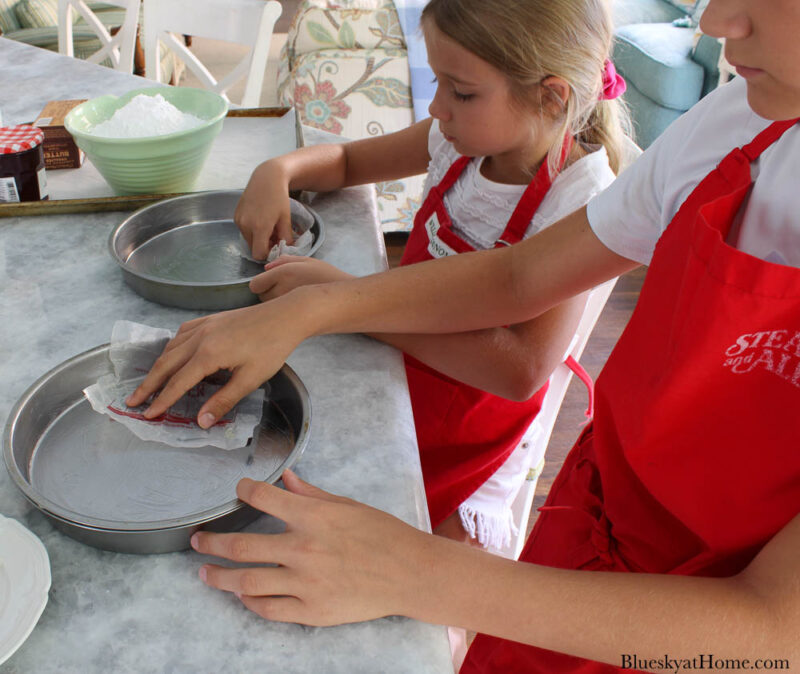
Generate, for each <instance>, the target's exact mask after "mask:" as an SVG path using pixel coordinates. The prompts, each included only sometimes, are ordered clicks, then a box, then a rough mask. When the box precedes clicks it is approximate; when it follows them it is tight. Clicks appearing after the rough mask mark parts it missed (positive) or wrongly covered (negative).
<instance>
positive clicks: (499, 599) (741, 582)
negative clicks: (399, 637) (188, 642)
mask: <svg viewBox="0 0 800 674" xmlns="http://www.w3.org/2000/svg"><path fill="white" fill-rule="evenodd" d="M283 482H284V485H285V486H286V489H287V490H288V491H284V490H282V489H280V488H278V487H275V486H272V485H267V484H264V483H258V482H254V481H252V480H242V481H241V482H240V483H239V486H238V487H237V494H238V496H239V498H241V499H242V500H243V501H246V502H247V503H250V504H251V505H253V506H255V507H256V508H258V509H260V510H263V511H265V512H269V513H271V514H272V515H274V516H276V517H278V518H280V519H282V520H284V521H285V522H286V523H287V528H286V533H282V534H275V535H262V534H243V533H238V534H211V533H204V532H199V533H198V534H196V535H195V536H194V537H193V539H192V546H193V547H194V548H195V549H196V550H198V551H199V552H202V553H204V554H211V555H216V556H218V557H224V558H227V559H231V560H234V561H237V562H250V563H251V564H252V563H259V564H262V563H267V562H270V563H275V564H278V565H280V566H277V567H272V568H265V567H263V566H262V567H258V568H235V569H230V568H223V567H220V566H216V565H208V566H205V567H203V568H202V570H201V577H203V578H204V579H205V581H206V582H207V583H208V584H209V585H211V586H213V587H216V588H219V589H222V590H227V591H229V592H237V593H239V594H240V595H241V600H242V602H243V603H244V604H245V606H247V607H248V608H249V609H250V610H252V611H255V612H256V613H258V614H259V615H261V616H263V617H264V618H267V619H269V620H276V621H281V622H297V623H303V624H312V625H331V624H338V623H345V622H355V621H360V620H367V619H371V618H378V617H382V616H387V615H404V616H408V617H411V618H416V619H418V620H422V621H424V622H428V623H436V624H442V625H456V626H460V627H465V628H467V629H469V630H475V631H478V632H483V633H485V634H493V635H496V636H501V637H505V638H507V639H512V640H514V641H520V642H523V643H528V644H534V645H537V646H540V647H542V648H548V649H552V650H555V651H560V652H564V653H570V654H572V655H577V656H581V657H585V658H590V659H593V660H599V661H601V662H607V663H610V664H613V665H616V666H618V667H619V666H621V665H622V664H623V663H622V660H621V658H622V655H623V654H626V653H627V654H634V653H635V654H637V656H639V657H641V658H646V659H650V658H652V659H656V658H663V657H664V654H668V655H669V656H670V657H672V658H679V659H688V660H691V659H692V658H697V657H699V656H700V655H701V654H709V653H713V654H714V658H715V659H723V660H724V659H733V658H740V659H744V658H748V659H750V661H751V668H754V663H755V661H756V659H758V658H781V659H788V661H789V665H788V667H784V669H786V670H787V671H788V670H789V669H791V671H794V670H795V668H796V667H797V666H798V663H800V640H798V639H797V635H798V634H800V563H798V557H797V551H798V550H800V515H798V516H797V517H795V518H794V519H793V520H792V521H791V522H789V523H788V524H787V525H786V526H785V527H784V528H783V530H782V531H780V532H779V533H778V534H777V535H776V536H775V537H773V539H772V540H771V541H770V542H769V543H767V545H766V546H765V547H764V548H763V549H762V550H761V552H760V553H759V554H758V555H757V556H756V557H755V559H753V561H752V562H750V564H749V565H748V566H747V567H746V568H745V569H744V570H743V571H742V572H741V573H739V574H737V575H736V576H733V577H731V578H702V577H690V576H675V575H659V574H645V573H609V572H601V571H575V570H564V569H555V568H550V567H544V566H538V565H535V564H524V563H519V562H513V561H511V560H507V559H503V558H501V557H497V556H494V555H488V554H486V553H485V552H483V551H481V550H477V549H474V548H471V547H469V546H466V545H461V544H458V543H455V542H454V541H451V540H448V539H445V538H441V537H438V536H432V535H430V534H425V533H423V532H421V531H419V530H417V529H414V528H413V527H411V526H409V525H407V524H404V523H403V522H401V521H400V520H398V519H396V518H394V517H391V516H390V515H388V514H386V513H384V512H381V511H379V510H375V509H373V508H369V507H367V506H364V505H362V504H359V503H356V502H355V501H351V500H350V499H346V498H342V497H338V496H333V495H331V494H328V493H326V492H324V491H322V490H320V489H317V488H315V487H313V486H311V485H309V484H306V483H304V482H303V481H302V480H300V479H299V478H298V477H297V476H296V475H294V474H293V473H291V472H290V471H287V472H286V473H285V474H284V478H283ZM707 666H708V665H707ZM698 668H699V667H698ZM776 668H778V667H777V666H776ZM636 669H639V667H636ZM667 669H670V667H669V666H667V665H662V670H667Z"/></svg>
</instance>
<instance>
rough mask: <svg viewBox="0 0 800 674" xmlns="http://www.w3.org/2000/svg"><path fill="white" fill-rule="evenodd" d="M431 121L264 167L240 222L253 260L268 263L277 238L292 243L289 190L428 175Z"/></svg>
mask: <svg viewBox="0 0 800 674" xmlns="http://www.w3.org/2000/svg"><path fill="white" fill-rule="evenodd" d="M430 126H431V120H430V119H426V120H424V121H422V122H418V123H417V124H413V125H412V126H410V127H408V128H406V129H403V130H402V131H398V132H397V133H391V134H387V135H384V136H375V137H373V138H366V139H364V140H358V141H354V142H351V143H342V144H335V145H312V146H310V147H304V148H300V149H299V150H295V151H294V152H290V153H289V154H285V155H282V156H280V157H275V158H274V159H270V160H268V161H265V162H264V163H263V164H260V165H259V166H258V167H257V168H256V169H255V171H253V174H252V175H251V176H250V180H249V182H248V183H247V187H246V188H245V190H244V193H243V194H242V198H241V199H240V200H239V204H238V205H237V207H236V212H235V213H234V217H233V219H234V221H235V222H236V224H237V226H238V227H239V230H240V231H241V232H242V236H244V238H245V240H246V241H247V243H248V245H249V246H250V249H251V250H252V252H253V256H254V257H255V258H257V259H264V258H266V257H267V253H268V252H269V249H270V241H271V240H272V239H273V230H274V234H275V238H277V239H284V240H286V241H292V239H293V236H292V231H291V225H292V223H291V217H290V212H289V197H288V193H289V190H313V191H315V192H330V191H333V190H337V189H340V188H342V187H348V186H350V185H360V184H363V183H371V182H377V181H381V180H391V179H397V178H404V177H407V176H412V175H417V174H419V173H425V171H426V170H427V167H428V162H429V161H430V157H429V156H428V131H429V130H430Z"/></svg>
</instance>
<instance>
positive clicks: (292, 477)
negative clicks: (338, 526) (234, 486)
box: [237, 468, 350, 503]
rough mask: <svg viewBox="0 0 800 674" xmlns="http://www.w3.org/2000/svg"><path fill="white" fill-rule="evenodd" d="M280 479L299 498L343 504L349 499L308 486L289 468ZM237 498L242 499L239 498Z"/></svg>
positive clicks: (311, 485)
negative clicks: (306, 497) (304, 497)
mask: <svg viewBox="0 0 800 674" xmlns="http://www.w3.org/2000/svg"><path fill="white" fill-rule="evenodd" d="M281 479H282V480H283V485H284V487H286V489H287V491H289V492H291V493H292V494H297V495H299V496H308V497H310V498H318V499H322V500H323V501H334V502H337V503H345V502H348V501H350V499H348V498H345V497H344V496H337V495H336V494H331V493H330V492H328V491H325V490H324V489H320V488H319V487H315V486H314V485H313V484H309V483H308V482H306V481H305V480H303V479H301V478H300V477H298V476H297V473H295V472H294V471H293V470H290V469H289V468H287V469H286V470H284V471H283V475H281ZM240 484H241V482H240ZM237 492H238V490H237ZM239 498H242V497H241V496H239Z"/></svg>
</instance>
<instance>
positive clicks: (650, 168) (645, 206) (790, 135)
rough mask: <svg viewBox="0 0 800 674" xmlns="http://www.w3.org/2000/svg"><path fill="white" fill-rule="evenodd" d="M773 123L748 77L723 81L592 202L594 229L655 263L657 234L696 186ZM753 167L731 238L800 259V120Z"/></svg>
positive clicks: (794, 262)
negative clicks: (752, 97) (761, 111)
mask: <svg viewBox="0 0 800 674" xmlns="http://www.w3.org/2000/svg"><path fill="white" fill-rule="evenodd" d="M770 123H771V122H770V121H769V120H766V119H763V118H762V117H759V116H758V115H756V114H755V113H754V112H753V111H752V110H751V109H750V107H749V106H748V104H747V96H746V82H745V81H744V80H743V79H742V78H738V77H737V78H735V79H734V80H733V81H731V82H730V83H728V84H726V85H724V86H722V87H720V88H719V89H716V90H715V91H714V92H713V93H711V94H709V95H708V96H706V97H705V98H704V99H703V100H701V101H700V102H699V103H698V104H697V105H695V106H694V107H693V108H692V109H691V110H689V111H688V112H687V113H686V114H684V115H683V116H681V117H680V118H679V119H677V120H676V121H675V122H674V123H673V124H671V125H670V126H669V127H668V128H667V129H666V130H665V131H664V133H663V134H661V136H659V138H658V139H657V140H656V141H655V142H654V143H653V144H652V145H651V146H650V147H649V148H648V149H647V150H646V151H645V153H644V154H643V155H642V156H641V157H640V158H639V159H638V161H637V162H636V163H635V164H633V165H632V166H631V167H630V168H629V169H627V170H626V171H624V172H623V173H622V174H621V175H620V176H619V178H617V180H616V181H614V183H613V184H612V185H611V186H610V187H609V188H608V189H607V190H606V191H605V192H603V193H602V194H600V195H598V196H597V197H596V198H594V199H593V200H592V201H591V202H590V203H589V206H588V216H589V222H590V223H591V226H592V230H593V231H594V233H595V234H596V235H597V237H598V238H599V239H600V240H601V241H602V242H603V243H604V244H605V245H606V246H608V247H609V248H610V249H611V250H613V251H614V252H616V253H618V254H620V255H623V256H624V257H627V258H629V259H631V260H636V261H637V262H641V263H642V264H649V263H650V258H651V257H652V255H653V248H654V247H655V244H656V241H658V238H659V237H660V236H661V234H662V232H663V231H664V230H665V229H666V227H667V225H668V224H669V223H670V221H671V220H672V218H673V216H674V215H675V213H676V212H677V211H678V209H679V208H680V206H681V204H682V203H683V202H684V201H685V200H686V197H687V196H689V194H690V193H691V192H692V190H693V189H694V187H695V186H696V185H697V184H698V183H699V182H700V181H701V180H702V179H703V178H704V177H705V176H706V175H707V174H708V173H709V172H710V171H711V170H712V169H714V167H715V166H716V165H717V163H718V162H719V161H720V160H721V159H722V158H723V157H724V156H725V155H726V154H728V152H730V151H731V150H732V149H733V148H735V147H741V146H742V145H745V144H747V143H749V142H750V141H751V140H752V139H753V138H754V137H755V136H756V135H757V134H758V133H759V132H760V131H762V130H763V129H764V128H766V127H767V126H769V124H770ZM752 167H753V173H752V174H753V178H754V180H755V184H754V186H753V189H752V190H751V194H750V198H749V200H748V201H747V202H746V204H745V206H744V208H743V209H742V213H741V222H740V225H739V228H738V232H736V230H737V228H736V227H732V228H731V231H732V233H733V236H732V237H729V238H734V239H735V240H729V241H728V243H729V244H731V245H733V246H735V247H736V248H738V249H740V250H742V251H745V252H747V253H749V254H751V255H753V256H756V257H759V258H761V259H763V260H768V261H770V262H775V263H778V264H785V265H790V266H794V267H800V188H798V176H800V128H798V126H797V125H796V126H794V127H793V128H791V129H789V130H788V131H786V133H784V134H783V136H782V138H781V139H780V140H779V141H778V142H777V143H775V144H773V145H772V146H771V147H770V148H768V149H767V150H766V151H765V152H764V153H763V154H762V155H761V158H760V159H759V160H757V161H756V162H753V164H752Z"/></svg>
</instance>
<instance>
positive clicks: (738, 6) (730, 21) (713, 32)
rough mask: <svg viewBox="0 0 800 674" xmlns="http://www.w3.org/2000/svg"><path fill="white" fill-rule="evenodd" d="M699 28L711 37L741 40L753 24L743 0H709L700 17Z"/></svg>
mask: <svg viewBox="0 0 800 674" xmlns="http://www.w3.org/2000/svg"><path fill="white" fill-rule="evenodd" d="M700 30H702V31H703V32H704V33H705V34H706V35H710V36H711V37H719V38H725V39H726V40H741V39H742V38H746V37H748V36H749V35H750V33H751V32H752V30H753V26H752V23H751V20H750V16H749V15H748V13H747V3H746V2H743V0H711V1H710V2H709V3H708V6H707V7H706V9H705V11H704V12H703V15H702V16H701V17H700Z"/></svg>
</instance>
